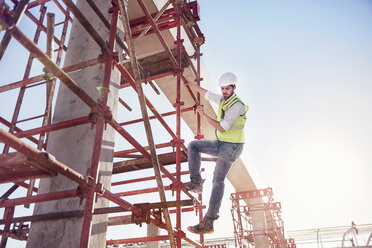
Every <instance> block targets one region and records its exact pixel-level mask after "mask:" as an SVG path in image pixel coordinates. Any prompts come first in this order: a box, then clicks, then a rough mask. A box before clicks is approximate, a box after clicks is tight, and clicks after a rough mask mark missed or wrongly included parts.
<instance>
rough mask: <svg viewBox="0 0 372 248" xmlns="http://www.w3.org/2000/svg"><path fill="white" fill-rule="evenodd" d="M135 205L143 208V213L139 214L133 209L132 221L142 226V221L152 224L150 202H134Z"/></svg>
mask: <svg viewBox="0 0 372 248" xmlns="http://www.w3.org/2000/svg"><path fill="white" fill-rule="evenodd" d="M133 206H135V207H137V208H139V209H141V214H140V215H137V214H135V213H134V212H133V211H132V216H131V217H132V218H131V221H132V223H134V224H136V225H139V226H140V227H142V223H143V222H145V223H146V224H150V222H151V218H150V214H151V212H150V208H149V203H139V204H133Z"/></svg>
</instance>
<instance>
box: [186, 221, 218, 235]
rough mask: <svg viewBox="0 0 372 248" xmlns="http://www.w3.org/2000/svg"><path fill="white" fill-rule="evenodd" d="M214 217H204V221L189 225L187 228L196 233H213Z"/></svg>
mask: <svg viewBox="0 0 372 248" xmlns="http://www.w3.org/2000/svg"><path fill="white" fill-rule="evenodd" d="M213 221H214V220H213V219H210V218H204V219H203V221H202V222H200V223H199V224H197V225H195V226H189V227H187V230H188V231H189V232H192V233H195V234H210V233H213Z"/></svg>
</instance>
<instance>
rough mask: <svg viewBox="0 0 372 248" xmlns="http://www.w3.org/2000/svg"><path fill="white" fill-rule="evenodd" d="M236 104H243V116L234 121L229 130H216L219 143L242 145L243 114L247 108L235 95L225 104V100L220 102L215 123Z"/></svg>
mask: <svg viewBox="0 0 372 248" xmlns="http://www.w3.org/2000/svg"><path fill="white" fill-rule="evenodd" d="M237 102H240V103H241V104H243V106H244V108H245V111H244V114H243V115H241V116H239V117H238V119H236V121H235V122H234V124H233V125H232V127H231V128H230V129H229V130H226V131H225V132H221V131H218V130H216V136H217V139H218V140H219V141H223V142H229V143H244V125H245V119H246V118H245V114H246V113H247V111H248V106H246V105H245V104H244V103H243V102H242V101H241V100H240V99H239V98H238V97H237V96H236V95H235V96H234V97H233V98H231V99H230V100H229V101H227V102H225V100H222V101H221V103H220V106H219V108H218V116H217V121H219V122H221V121H222V120H223V118H224V116H225V112H226V111H227V110H228V109H229V108H230V107H231V106H232V105H233V104H235V103H237Z"/></svg>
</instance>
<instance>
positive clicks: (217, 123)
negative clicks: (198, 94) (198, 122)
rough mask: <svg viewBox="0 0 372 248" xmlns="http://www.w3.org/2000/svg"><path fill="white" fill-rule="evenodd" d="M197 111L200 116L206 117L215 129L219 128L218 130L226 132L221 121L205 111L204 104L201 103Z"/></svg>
mask: <svg viewBox="0 0 372 248" xmlns="http://www.w3.org/2000/svg"><path fill="white" fill-rule="evenodd" d="M196 111H197V112H198V113H199V114H200V116H201V117H202V118H203V119H205V120H206V121H207V122H208V123H209V124H210V125H211V126H213V127H214V128H215V129H217V130H218V131H220V132H225V131H226V130H225V129H223V127H221V125H220V122H219V121H217V120H215V119H213V118H212V117H210V116H208V115H207V114H206V113H205V112H204V106H203V105H199V106H198V107H197V108H196Z"/></svg>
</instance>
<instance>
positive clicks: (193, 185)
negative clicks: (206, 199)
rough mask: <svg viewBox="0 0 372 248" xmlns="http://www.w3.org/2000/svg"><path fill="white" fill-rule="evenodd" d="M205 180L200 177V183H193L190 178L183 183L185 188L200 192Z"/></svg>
mask: <svg viewBox="0 0 372 248" xmlns="http://www.w3.org/2000/svg"><path fill="white" fill-rule="evenodd" d="M204 182H205V179H201V180H200V183H195V182H193V181H192V180H191V181H190V182H187V183H185V188H186V189H187V190H188V191H191V192H194V193H198V194H200V193H202V192H203V184H204Z"/></svg>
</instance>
